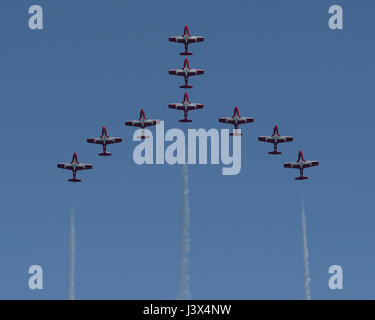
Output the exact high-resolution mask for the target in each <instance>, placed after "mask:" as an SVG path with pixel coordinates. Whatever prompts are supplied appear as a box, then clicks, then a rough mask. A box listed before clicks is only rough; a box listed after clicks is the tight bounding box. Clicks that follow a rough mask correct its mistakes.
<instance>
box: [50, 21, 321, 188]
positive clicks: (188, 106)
mask: <svg viewBox="0 0 375 320" xmlns="http://www.w3.org/2000/svg"><path fill="white" fill-rule="evenodd" d="M204 40H205V38H204V37H202V36H192V35H190V32H189V27H188V26H187V25H186V26H185V28H184V33H183V34H182V35H181V36H173V37H169V41H170V42H176V43H182V44H184V47H185V50H184V51H183V52H181V53H180V55H183V56H191V55H193V53H192V52H189V44H191V43H197V42H203V41H204ZM168 73H169V74H170V75H176V76H181V77H184V84H183V85H180V88H183V89H191V88H193V86H192V85H191V84H189V77H191V76H198V75H202V74H204V70H203V69H193V68H190V65H189V61H188V58H187V57H186V58H185V60H184V65H183V68H181V69H172V70H169V71H168ZM168 107H169V108H170V109H174V110H181V111H183V112H184V118H183V119H180V120H179V122H192V120H191V119H188V112H189V111H192V110H199V109H203V108H204V105H203V104H201V103H191V102H190V100H189V95H188V93H187V92H185V94H184V97H183V100H182V102H181V103H170V104H168ZM219 122H221V123H227V124H230V125H233V126H234V130H233V132H232V133H230V135H231V136H237V135H242V133H239V132H238V126H239V125H241V124H246V123H253V122H254V118H251V117H241V116H240V113H239V109H238V107H237V106H236V107H235V108H234V112H233V116H231V117H222V118H219ZM159 123H160V120H156V119H147V118H146V114H145V111H144V110H143V109H141V111H140V115H139V118H138V119H136V120H130V121H126V122H125V125H126V126H133V127H138V128H141V129H142V135H141V136H140V137H138V138H139V139H146V138H148V136H145V132H144V129H145V128H146V127H150V126H155V125H157V124H159ZM293 140H294V138H293V137H291V136H280V134H279V128H278V126H277V125H275V126H274V129H273V133H272V135H271V136H259V137H258V141H261V142H267V143H272V144H273V151H270V152H268V153H269V154H271V155H279V154H281V152H280V151H278V150H277V147H278V144H279V143H285V142H291V141H293ZM87 142H88V143H93V144H100V145H102V148H103V149H102V151H103V152H101V153H99V154H98V155H99V156H111V155H112V154H111V153H109V152H107V146H108V145H109V144H114V143H120V142H122V138H119V137H110V136H109V135H108V133H107V128H106V127H105V126H104V127H103V128H102V134H101V136H100V137H97V138H89V139H87ZM318 165H319V162H318V161H315V160H314V161H310V160H309V161H306V160H305V159H304V156H303V153H302V151H301V150H300V151H299V152H298V159H297V161H296V162H286V163H284V168H292V169H299V173H300V175H299V176H298V177H296V178H295V180H306V179H308V177H306V176H304V175H303V171H304V169H306V168H309V167H314V166H318ZM57 167H58V168H60V169H67V170H71V171H72V173H73V178H72V179H68V181H70V182H81V180H80V179H78V178H77V177H76V175H77V171H80V170H88V169H92V168H93V165H92V164H86V163H79V162H78V155H77V153H75V152H74V154H73V159H72V161H71V162H67V163H58V164H57Z"/></svg>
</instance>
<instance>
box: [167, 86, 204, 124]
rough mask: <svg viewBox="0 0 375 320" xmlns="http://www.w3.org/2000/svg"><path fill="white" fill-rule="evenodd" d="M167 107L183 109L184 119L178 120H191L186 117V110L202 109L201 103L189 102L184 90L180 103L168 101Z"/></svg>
mask: <svg viewBox="0 0 375 320" xmlns="http://www.w3.org/2000/svg"><path fill="white" fill-rule="evenodd" d="M168 107H169V108H170V109H175V110H183V111H184V119H181V120H179V121H180V122H192V120H190V119H188V118H187V116H188V111H190V110H198V109H203V104H201V103H191V102H190V101H189V95H188V93H187V92H185V94H184V100H183V101H182V103H170V104H169V105H168Z"/></svg>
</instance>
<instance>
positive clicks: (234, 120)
mask: <svg viewBox="0 0 375 320" xmlns="http://www.w3.org/2000/svg"><path fill="white" fill-rule="evenodd" d="M219 122H223V123H229V124H233V125H234V132H233V133H231V134H230V135H231V136H233V135H235V136H238V135H240V136H241V135H242V133H238V132H237V129H238V126H239V125H240V124H244V123H251V122H254V118H250V117H241V116H240V113H239V111H238V107H237V106H236V107H234V113H233V116H232V117H224V118H219Z"/></svg>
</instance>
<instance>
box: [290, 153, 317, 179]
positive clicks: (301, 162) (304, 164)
mask: <svg viewBox="0 0 375 320" xmlns="http://www.w3.org/2000/svg"><path fill="white" fill-rule="evenodd" d="M318 165H319V162H318V161H305V159H304V158H303V153H302V151H300V152H299V153H298V160H297V161H296V162H287V163H284V168H292V169H299V174H300V175H299V177H296V178H295V179H296V180H306V179H308V177H304V176H303V169H305V168H309V167H315V166H318Z"/></svg>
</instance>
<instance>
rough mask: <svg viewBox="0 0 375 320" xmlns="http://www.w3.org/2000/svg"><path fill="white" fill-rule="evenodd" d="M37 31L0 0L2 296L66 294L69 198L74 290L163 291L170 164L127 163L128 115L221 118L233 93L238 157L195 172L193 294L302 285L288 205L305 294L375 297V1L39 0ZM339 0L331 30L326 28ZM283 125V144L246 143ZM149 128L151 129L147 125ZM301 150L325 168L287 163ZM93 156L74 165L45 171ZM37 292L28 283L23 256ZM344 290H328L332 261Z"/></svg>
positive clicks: (172, 196)
mask: <svg viewBox="0 0 375 320" xmlns="http://www.w3.org/2000/svg"><path fill="white" fill-rule="evenodd" d="M32 4H39V5H41V6H42V7H43V9H44V27H45V29H44V30H39V31H38V30H36V31H31V30H30V29H29V28H28V18H29V14H28V7H29V6H30V5H31V3H30V1H26V0H17V1H14V0H2V1H1V2H0V11H1V12H2V16H1V19H0V39H1V50H0V110H1V113H0V114H1V116H0V125H1V132H2V137H3V139H2V156H1V157H0V164H1V168H2V174H1V180H0V192H1V201H0V273H1V275H2V281H1V284H0V298H3V299H9V298H19V299H66V298H67V296H68V283H69V282H68V273H69V214H70V210H71V209H72V206H74V209H75V213H76V233H77V240H76V241H77V248H76V294H77V298H80V299H174V298H175V297H176V293H177V290H178V285H179V261H180V237H181V209H182V196H183V195H182V184H183V181H182V168H181V166H180V165H175V166H170V165H159V166H157V165H152V166H137V165H136V164H135V163H134V162H133V157H132V154H133V149H134V147H135V146H136V145H137V143H136V142H133V141H132V135H133V131H134V130H133V129H132V128H129V127H125V125H124V122H125V121H126V120H132V119H136V118H137V117H138V115H139V109H140V108H141V107H142V108H144V109H145V111H146V115H147V116H148V117H150V118H156V119H162V120H164V121H165V126H166V129H169V128H197V129H198V128H205V129H210V128H218V129H220V128H227V126H225V125H224V124H221V123H218V121H217V119H218V118H219V117H221V116H229V115H231V114H232V112H233V108H234V106H235V105H238V107H239V109H240V113H241V115H245V116H251V117H254V118H255V122H254V124H249V125H246V126H243V127H242V131H243V133H244V136H243V139H242V170H241V173H240V174H239V175H237V176H222V175H221V169H222V166H221V165H207V166H204V165H195V166H190V167H189V172H190V177H189V179H190V184H189V187H190V209H191V229H190V231H191V265H190V275H191V293H192V298H195V299H303V298H304V267H303V250H302V245H303V242H302V228H301V203H300V197H301V193H302V194H303V198H304V203H305V208H306V215H307V236H308V245H309V251H310V273H311V278H312V280H311V296H312V298H313V299H343V298H345V299H350V298H354V299H357V298H364V299H373V298H375V295H374V291H373V286H374V284H375V271H374V270H375V251H374V240H375V235H374V232H373V230H374V225H375V217H374V204H373V198H372V197H373V192H374V190H373V181H374V178H375V176H374V170H373V157H374V153H375V152H374V147H373V134H374V132H373V131H374V129H373V121H374V120H373V118H374V115H375V112H374V107H375V104H374V100H375V96H374V74H375V63H374V56H375V44H374V43H375V42H374V30H375V22H374V20H373V16H374V13H375V3H374V1H371V0H366V1H365V0H363V1H361V2H360V3H357V2H355V1H346V0H337V1H333V2H332V1H323V0H322V1H313V0H310V1H307V0H304V1H301V0H288V1H278V0H273V1H270V0H257V1H255V0H254V1H221V0H220V1H215V2H214V1H197V0H192V1H189V2H186V1H172V0H163V1H160V0H159V1H145V0H139V1H115V0H111V1H98V0H92V1H73V0H64V1H46V0H37V1H34V2H33V3H32ZM331 4H340V5H342V7H343V10H344V30H340V31H332V30H330V29H329V28H328V19H329V15H328V8H329V6H330V5H331ZM185 24H188V25H189V26H190V31H191V33H192V34H194V35H203V36H205V37H206V41H205V42H203V43H200V44H194V45H191V50H192V51H193V52H194V55H193V56H192V57H191V58H190V65H191V67H197V68H203V69H205V71H206V74H205V75H203V76H200V77H195V78H193V79H192V80H191V83H192V84H193V85H194V88H193V89H190V91H189V92H190V99H191V101H193V102H200V103H204V104H205V108H204V109H203V110H199V111H195V112H192V113H191V117H192V119H193V122H192V123H191V124H181V123H179V122H178V121H177V120H178V119H180V118H181V117H182V114H181V112H177V111H175V110H170V109H168V103H172V102H179V101H180V100H182V96H183V93H184V91H183V89H180V88H179V87H178V86H179V85H180V84H181V83H182V79H179V78H177V77H173V76H170V75H168V69H171V68H176V67H181V66H182V64H183V57H182V56H179V55H178V53H179V52H180V51H182V50H183V46H182V45H178V44H174V43H170V42H168V36H172V35H180V34H181V33H182V31H183V27H184V25H185ZM275 124H278V126H279V129H280V133H281V134H284V135H292V136H294V137H295V141H294V142H292V143H288V144H283V145H280V150H281V151H283V154H282V155H281V156H270V155H268V153H267V152H268V151H270V150H271V149H272V146H271V145H268V144H265V143H260V142H258V141H257V136H259V135H269V134H271V133H272V128H273V126H274V125H275ZM103 125H106V126H107V128H108V132H109V134H110V135H112V136H120V137H123V138H124V142H123V143H122V144H118V145H112V146H110V147H109V149H108V151H110V152H112V153H113V156H112V157H109V158H104V159H102V158H100V157H98V156H97V153H99V151H100V148H99V146H95V145H91V144H87V143H86V138H89V137H93V136H98V135H99V134H100V130H101V127H102V126H103ZM153 130H154V129H153ZM300 149H302V150H303V151H304V154H305V158H306V159H307V160H308V159H310V160H319V161H320V166H319V167H316V168H310V169H307V170H306V171H305V172H306V175H308V176H309V177H310V179H309V180H307V181H303V182H297V181H295V180H294V177H295V176H296V175H297V174H298V171H297V170H290V169H284V168H283V166H282V163H283V162H286V161H295V160H296V159H297V152H298V150H300ZM73 152H77V153H78V156H79V160H80V161H82V162H88V163H92V164H93V165H94V169H93V170H92V171H86V172H80V173H79V174H78V176H79V177H80V178H82V179H83V182H82V183H80V184H73V183H69V182H67V179H68V178H70V177H71V173H70V172H68V171H65V170H59V169H57V168H56V164H57V162H65V161H70V160H71V157H72V154H73ZM33 264H38V265H41V266H42V267H43V270H44V290H41V291H38V290H36V291H32V290H30V289H29V288H28V285H27V282H28V278H29V276H30V275H29V274H28V273H27V271H28V268H29V266H30V265H33ZM334 264H338V265H341V266H342V267H343V271H344V289H343V290H342V291H337V290H336V291H332V290H330V289H329V287H328V279H329V274H328V268H329V266H331V265H334Z"/></svg>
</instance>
